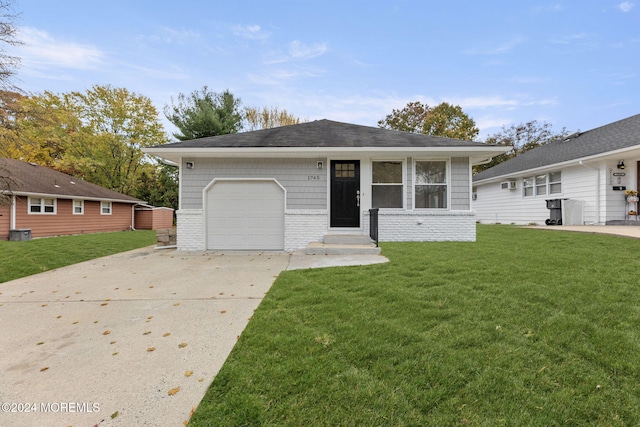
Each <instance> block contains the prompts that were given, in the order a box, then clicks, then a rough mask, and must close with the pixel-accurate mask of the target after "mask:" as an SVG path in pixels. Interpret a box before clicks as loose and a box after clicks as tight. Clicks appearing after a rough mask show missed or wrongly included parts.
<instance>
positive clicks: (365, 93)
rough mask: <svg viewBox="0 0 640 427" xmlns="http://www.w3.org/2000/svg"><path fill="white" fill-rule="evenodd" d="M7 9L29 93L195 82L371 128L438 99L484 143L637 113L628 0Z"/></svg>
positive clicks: (133, 1)
mask: <svg viewBox="0 0 640 427" xmlns="http://www.w3.org/2000/svg"><path fill="white" fill-rule="evenodd" d="M15 11H16V12H18V13H20V17H19V20H18V21H17V24H18V26H19V28H20V38H21V39H22V40H23V41H24V42H25V45H24V46H22V47H20V48H19V49H18V50H16V51H15V52H14V54H16V55H17V56H20V57H21V58H22V67H21V68H20V69H19V72H18V76H17V81H16V83H17V85H18V86H19V87H21V88H22V89H24V90H26V91H28V92H35V93H38V92H43V91H45V90H49V91H52V92H56V93H62V92H70V91H75V90H77V91H84V90H86V89H88V88H90V87H91V86H92V85H95V84H101V85H102V84H110V85H113V86H116V87H124V88H127V89H128V90H130V91H132V92H135V93H137V94H140V95H145V96H147V97H149V98H150V99H151V100H152V101H153V103H154V104H155V106H156V107H157V108H158V110H159V112H160V113H161V112H162V109H163V107H164V106H165V105H166V104H168V103H170V100H171V97H175V96H177V95H178V94H179V93H180V92H182V93H190V92H192V91H194V90H197V89H200V88H202V87H203V86H204V85H207V86H208V87H209V88H210V89H212V90H214V91H216V92H221V91H223V90H225V89H229V90H230V91H231V92H232V93H233V94H234V95H235V96H237V97H239V98H241V100H242V103H243V105H244V106H255V107H262V106H276V107H278V108H279V109H286V110H287V111H288V112H290V113H292V114H294V115H296V116H298V117H301V118H303V119H307V120H315V119H322V118H327V119H331V120H337V121H343V122H349V123H356V124H362V125H369V126H376V123H377V121H378V120H380V119H382V118H384V117H385V116H386V115H387V114H389V113H391V111H392V110H393V109H394V108H396V109H400V108H402V107H404V106H405V105H406V104H407V103H408V102H411V101H421V102H423V103H426V104H428V105H431V106H435V105H437V104H439V103H440V102H443V101H446V102H450V103H453V104H457V105H460V106H461V107H462V108H463V110H464V111H465V112H466V113H467V114H469V115H470V116H471V117H472V118H473V119H474V120H475V121H476V123H477V125H478V126H479V128H480V130H481V133H480V138H479V139H481V140H482V139H483V138H484V137H486V136H487V135H489V134H492V133H495V132H498V131H500V129H501V127H502V126H510V125H511V124H517V123H521V122H526V121H529V120H534V119H535V120H540V121H547V122H549V123H551V124H552V125H553V127H554V129H556V130H560V129H561V128H562V127H566V128H567V129H568V130H570V131H575V130H582V131H585V130H588V129H592V128H594V127H598V126H601V125H604V124H607V123H610V122H613V121H616V120H619V119H623V118H626V117H629V116H631V115H634V114H638V113H640V108H639V102H640V0H638V4H636V1H635V0H625V1H623V0H580V1H577V0H573V1H522V2H521V1H513V0H509V1H489V0H487V1H472V0H465V1H463V0H448V1H417V0H416V1H413V0H389V1H376V0H369V1H349V0H342V1H333V0H297V1H278V0H273V1H243V0H234V1H229V0H227V1H203V0H200V1H195V0H180V1H175V0H173V1H165V0H153V1H139V0H128V1H122V0H109V1H97V0H80V1H73V0H58V1H42V0H16V4H15ZM161 116H162V117H163V115H162V113H161ZM162 121H163V123H164V124H165V127H166V129H167V131H168V132H171V131H173V130H174V129H173V128H172V127H171V126H170V124H169V123H168V122H167V121H166V119H164V117H163V119H162Z"/></svg>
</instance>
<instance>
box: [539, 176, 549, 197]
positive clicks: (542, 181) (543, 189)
mask: <svg viewBox="0 0 640 427" xmlns="http://www.w3.org/2000/svg"><path fill="white" fill-rule="evenodd" d="M545 194H547V175H536V196H544V195H545Z"/></svg>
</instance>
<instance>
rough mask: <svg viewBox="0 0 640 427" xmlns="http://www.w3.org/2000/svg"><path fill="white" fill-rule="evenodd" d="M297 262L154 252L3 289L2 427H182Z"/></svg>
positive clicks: (276, 256)
mask: <svg viewBox="0 0 640 427" xmlns="http://www.w3.org/2000/svg"><path fill="white" fill-rule="evenodd" d="M290 257H291V255H290V254H287V253H251V254H247V253H238V254H203V253H193V254H185V253H179V252H176V251H173V250H163V251H158V250H154V249H151V248H147V249H142V250H137V251H132V252H127V253H124V254H119V255H115V256H111V257H106V258H100V259H97V260H94V261H89V262H84V263H81V264H76V265H73V266H70V267H65V268H61V269H58V270H54V271H50V272H46V273H42V274H38V275H35V276H31V277H27V278H24V279H19V280H14V281H11V282H7V283H2V284H0V330H1V331H2V333H1V334H0V351H1V354H0V403H1V404H2V411H1V412H0V426H35V425H38V426H62V427H64V426H74V427H75V426H94V425H98V426H182V425H183V422H184V421H186V420H188V419H189V416H190V411H191V410H192V408H195V407H196V406H197V405H198V403H199V402H200V400H201V399H202V396H203V395H204V393H205V391H206V389H207V387H208V386H209V384H210V383H211V381H212V380H213V378H214V376H215V375H216V373H217V372H218V370H219V369H220V367H221V366H222V364H223V363H224V361H225V359H226V358H227V356H228V354H229V352H230V351H231V349H232V348H233V346H234V344H235V342H236V340H237V337H238V336H239V335H240V333H241V332H242V330H243V329H244V327H245V326H246V324H247V322H248V319H249V318H250V317H251V316H252V314H253V311H254V310H255V309H256V308H257V307H258V305H259V304H260V302H261V300H262V298H263V296H264V295H265V293H266V292H267V291H268V290H269V288H270V286H271V284H272V283H273V281H274V280H275V278H276V277H277V276H278V274H279V273H280V272H281V271H282V270H284V269H286V268H287V266H288V265H289V261H290Z"/></svg>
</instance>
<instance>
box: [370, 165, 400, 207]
mask: <svg viewBox="0 0 640 427" xmlns="http://www.w3.org/2000/svg"><path fill="white" fill-rule="evenodd" d="M402 175H403V174H402V162H373V172H372V181H371V207H373V208H402V207H403V206H404V204H403V197H402V195H403V182H402Z"/></svg>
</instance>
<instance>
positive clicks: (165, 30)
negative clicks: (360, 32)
mask: <svg viewBox="0 0 640 427" xmlns="http://www.w3.org/2000/svg"><path fill="white" fill-rule="evenodd" d="M160 30H161V33H160V34H154V35H152V36H150V37H149V39H150V40H152V41H155V42H162V43H167V44H174V43H177V44H186V43H191V42H193V41H195V40H199V39H200V38H201V37H200V34H199V33H197V32H195V31H193V30H178V29H175V28H170V27H162V28H161V29H160Z"/></svg>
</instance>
